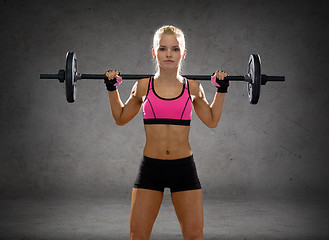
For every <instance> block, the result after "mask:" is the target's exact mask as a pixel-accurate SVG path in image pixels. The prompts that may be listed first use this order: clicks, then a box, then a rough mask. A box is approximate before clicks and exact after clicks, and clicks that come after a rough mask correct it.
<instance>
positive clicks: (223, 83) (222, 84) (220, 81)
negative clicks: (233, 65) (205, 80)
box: [211, 71, 230, 93]
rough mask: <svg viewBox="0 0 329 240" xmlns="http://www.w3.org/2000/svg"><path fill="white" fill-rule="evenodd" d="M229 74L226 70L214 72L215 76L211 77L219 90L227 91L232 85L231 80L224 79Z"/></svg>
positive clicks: (221, 91)
mask: <svg viewBox="0 0 329 240" xmlns="http://www.w3.org/2000/svg"><path fill="white" fill-rule="evenodd" d="M227 76H228V74H227V72H224V71H216V72H214V74H213V76H212V77H211V82H212V84H214V85H215V87H217V92H220V93H227V88H228V86H230V83H229V81H228V80H225V79H224V78H225V77H227Z"/></svg>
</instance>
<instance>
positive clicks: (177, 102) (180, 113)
mask: <svg viewBox="0 0 329 240" xmlns="http://www.w3.org/2000/svg"><path fill="white" fill-rule="evenodd" d="M143 118H144V124H169V125H183V126H190V122H191V118H192V100H191V96H190V91H189V84H188V81H187V79H186V78H184V84H183V89H182V92H181V94H180V95H179V96H178V97H175V98H162V97H160V96H158V95H157V94H156V92H155V90H154V81H153V77H151V78H150V80H149V85H148V90H147V94H146V97H145V99H144V103H143Z"/></svg>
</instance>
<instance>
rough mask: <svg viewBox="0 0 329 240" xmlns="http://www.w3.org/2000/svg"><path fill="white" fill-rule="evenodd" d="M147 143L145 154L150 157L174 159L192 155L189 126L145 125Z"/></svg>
mask: <svg viewBox="0 0 329 240" xmlns="http://www.w3.org/2000/svg"><path fill="white" fill-rule="evenodd" d="M144 128H145V134H146V144H145V148H144V155H145V156H147V157H150V158H157V159H163V160H173V159H178V158H185V157H188V156H191V155H192V150H191V147H190V144H189V132H190V127H189V126H177V125H162V124H152V125H144Z"/></svg>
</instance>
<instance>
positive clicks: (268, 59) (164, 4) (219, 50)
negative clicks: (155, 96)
mask: <svg viewBox="0 0 329 240" xmlns="http://www.w3.org/2000/svg"><path fill="white" fill-rule="evenodd" d="M328 16H329V5H328V3H327V1H232V0H229V1H209V0H208V1H171V0H167V1H161V0H160V1H141V0H137V1H105V0H103V1H23V0H22V1H18V0H17V1H10V0H2V1H1V3H0V33H1V35H0V41H1V45H0V53H1V54H0V66H1V83H0V84H1V92H0V101H1V103H0V104H1V123H0V124H1V135H0V136H1V145H0V147H1V152H0V154H1V155H0V159H1V163H0V164H1V165H0V190H1V196H2V197H20V196H34V195H37V196H52V195H63V196H66V195H96V196H97V195H106V196H125V197H129V196H130V191H131V187H132V183H133V181H134V179H135V177H136V174H137V169H138V164H139V161H140V159H141V157H142V151H143V146H144V143H145V135H144V131H143V130H144V129H143V123H142V115H141V112H140V113H139V114H138V115H137V116H136V118H135V119H133V120H132V121H131V122H130V123H129V124H127V125H126V126H124V127H119V126H116V125H115V122H114V120H113V118H112V115H111V111H110V108H109V102H108V97H107V92H106V91H105V87H104V84H103V83H102V81H93V80H89V81H88V80H84V81H81V82H79V84H78V96H77V102H76V103H74V104H69V103H67V102H66V99H65V95H64V85H63V84H60V83H59V82H58V81H56V80H40V79H39V74H40V73H57V71H58V70H59V69H60V68H64V65H65V54H66V52H67V51H75V52H76V53H77V57H78V70H79V72H80V73H103V72H104V71H105V70H107V69H109V68H112V69H119V70H120V71H121V72H125V73H153V72H154V65H153V62H152V57H151V44H152V37H153V34H154V31H155V30H156V29H157V28H158V27H161V26H162V25H166V24H173V25H175V26H178V27H180V28H181V29H182V30H183V31H184V32H185V34H186V44H187V51H188V55H187V58H186V60H185V63H184V68H183V73H184V74H209V73H212V72H213V71H214V70H216V69H224V70H226V71H228V72H229V74H231V75H243V74H246V70H247V61H248V56H249V54H251V53H258V54H260V56H261V58H262V70H263V73H266V74H268V75H285V76H286V82H284V83H271V82H269V83H267V85H266V86H264V87H263V88H262V92H261V98H260V101H259V103H258V104H257V105H251V104H249V103H248V100H247V93H246V84H245V83H235V82H232V83H231V86H230V88H229V93H228V94H227V98H226V102H225V106H224V111H223V115H222V119H221V121H220V123H219V125H218V127H217V128H215V129H208V128H207V127H206V126H204V125H203V124H202V123H201V121H200V120H199V119H198V118H197V116H196V115H195V114H194V115H193V120H192V124H191V134H190V141H191V146H192V149H193V152H194V156H195V160H196V164H197V167H198V171H199V177H200V180H201V183H202V186H203V189H204V193H205V196H206V197H207V196H211V195H216V196H225V195H233V196H240V195H243V196H256V195H267V196H275V197H287V198H290V197H303V198H311V197H316V196H327V195H328V192H329V191H328V190H329V178H328V176H329V174H328V172H329V163H328V156H329V151H328V146H329V140H328V139H329V125H328V120H329V113H328V104H329V91H328V90H329V87H328V67H329V60H328V53H329V47H328V33H329V31H328V23H329V17H328ZM133 83H134V82H133V81H129V82H128V81H127V82H124V83H123V84H122V85H121V86H120V87H119V91H120V94H121V98H122V101H126V99H127V97H128V95H129V92H130V90H131V87H132V86H133ZM202 84H203V86H204V89H205V91H206V95H207V99H208V100H209V101H212V98H213V95H214V93H215V88H214V87H213V86H212V85H211V84H210V83H209V82H203V83H202Z"/></svg>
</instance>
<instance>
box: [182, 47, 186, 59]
mask: <svg viewBox="0 0 329 240" xmlns="http://www.w3.org/2000/svg"><path fill="white" fill-rule="evenodd" d="M185 57H186V49H185V50H184V53H183V57H182V59H185Z"/></svg>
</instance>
